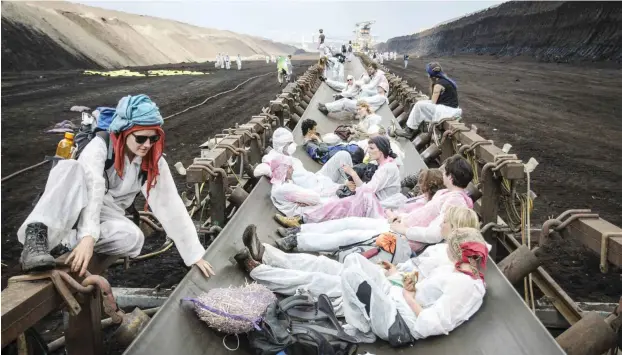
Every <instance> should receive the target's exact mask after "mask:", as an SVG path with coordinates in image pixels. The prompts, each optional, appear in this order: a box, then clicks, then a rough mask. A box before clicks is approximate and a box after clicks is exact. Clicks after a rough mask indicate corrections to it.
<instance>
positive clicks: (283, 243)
mask: <svg viewBox="0 0 622 355" xmlns="http://www.w3.org/2000/svg"><path fill="white" fill-rule="evenodd" d="M274 243H275V244H276V247H277V248H279V249H281V250H283V251H292V250H294V248H295V247H297V246H298V237H296V236H295V235H290V236H287V237H285V238H281V239H277V240H276V241H275V242H274Z"/></svg>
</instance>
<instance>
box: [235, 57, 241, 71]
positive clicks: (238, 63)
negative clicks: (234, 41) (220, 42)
mask: <svg viewBox="0 0 622 355" xmlns="http://www.w3.org/2000/svg"><path fill="white" fill-rule="evenodd" d="M235 62H236V64H237V65H238V70H242V58H240V56H238V58H237V59H236V60H235Z"/></svg>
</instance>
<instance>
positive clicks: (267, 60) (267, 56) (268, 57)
mask: <svg viewBox="0 0 622 355" xmlns="http://www.w3.org/2000/svg"><path fill="white" fill-rule="evenodd" d="M266 64H270V56H269V55H266Z"/></svg>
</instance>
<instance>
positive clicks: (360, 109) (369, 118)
mask: <svg viewBox="0 0 622 355" xmlns="http://www.w3.org/2000/svg"><path fill="white" fill-rule="evenodd" d="M355 117H356V118H358V119H359V123H357V124H355V125H353V126H352V135H351V136H350V138H351V140H354V139H365V138H369V136H370V134H369V132H370V129H371V128H372V127H373V126H379V125H380V122H381V121H382V117H380V115H377V114H376V113H375V112H374V110H372V108H371V106H369V104H368V103H367V102H366V101H364V100H359V101H358V102H357V103H356V115H355ZM361 148H363V150H365V149H367V144H365V147H361ZM391 148H393V147H391Z"/></svg>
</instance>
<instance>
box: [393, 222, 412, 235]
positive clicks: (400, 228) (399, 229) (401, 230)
mask: <svg viewBox="0 0 622 355" xmlns="http://www.w3.org/2000/svg"><path fill="white" fill-rule="evenodd" d="M407 230H408V227H407V226H406V225H404V224H403V223H402V222H401V221H394V222H393V223H391V231H392V232H395V233H398V234H406V231H407Z"/></svg>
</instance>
